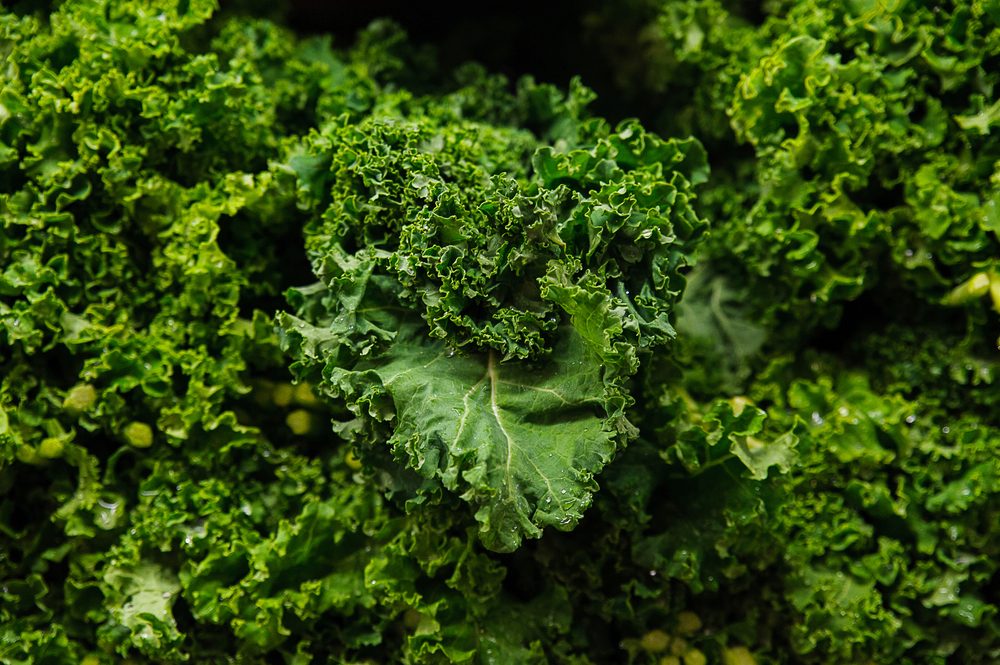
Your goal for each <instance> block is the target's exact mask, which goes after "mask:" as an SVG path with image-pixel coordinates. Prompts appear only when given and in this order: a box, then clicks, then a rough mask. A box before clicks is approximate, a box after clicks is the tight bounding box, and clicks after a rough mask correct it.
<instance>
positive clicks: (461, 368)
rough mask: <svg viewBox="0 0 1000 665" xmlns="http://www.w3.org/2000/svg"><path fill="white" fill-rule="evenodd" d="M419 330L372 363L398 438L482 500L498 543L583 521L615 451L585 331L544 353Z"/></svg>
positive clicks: (428, 472) (448, 482)
mask: <svg viewBox="0 0 1000 665" xmlns="http://www.w3.org/2000/svg"><path fill="white" fill-rule="evenodd" d="M422 336H423V335H422V332H421V331H420V329H419V328H418V327H417V326H411V327H405V328H404V329H403V330H402V331H401V333H400V335H399V337H398V338H397V341H396V342H395V343H394V344H393V345H392V346H391V347H390V349H389V350H388V351H387V353H386V355H385V356H384V358H383V359H382V360H383V362H380V363H378V365H376V366H375V367H374V368H373V369H374V371H375V372H376V373H377V374H378V376H379V378H381V380H382V382H383V384H384V386H385V388H386V389H387V390H388V392H389V393H390V394H391V396H392V398H393V401H394V403H395V407H396V419H397V422H396V423H395V430H394V432H393V435H392V438H391V439H390V444H391V445H392V446H393V447H394V448H395V449H396V450H397V451H400V452H404V451H405V454H406V455H407V456H408V457H409V459H410V463H411V465H412V466H415V467H416V468H418V470H420V472H421V473H422V474H423V475H425V476H432V475H436V476H439V477H440V478H441V480H442V481H443V483H444V485H445V486H446V487H448V488H449V489H452V490H457V491H460V492H462V495H463V497H465V498H466V499H467V500H470V501H472V503H473V504H474V505H475V506H477V507H478V512H477V515H476V516H477V518H478V520H479V521H480V524H481V530H482V534H481V535H482V538H483V542H484V544H486V546H487V547H490V548H491V549H494V550H499V551H511V550H513V549H515V548H516V547H517V546H518V545H519V544H520V542H521V539H522V537H523V536H524V535H528V536H538V535H540V533H541V529H542V528H543V527H545V526H556V527H561V528H571V527H572V526H574V525H575V524H576V522H577V521H578V520H579V518H580V516H581V515H582V513H583V510H584V509H585V508H586V507H587V506H588V505H589V503H590V497H591V494H592V492H593V491H594V490H595V489H596V485H595V483H594V482H593V481H592V476H593V474H594V473H596V472H598V471H599V470H600V469H601V468H602V467H603V466H604V465H605V464H606V463H607V462H608V461H609V460H610V458H611V456H612V455H613V454H614V450H615V435H614V434H613V433H612V432H609V431H606V430H605V429H604V428H603V427H602V423H603V418H602V416H603V409H602V398H603V395H604V383H603V381H602V378H601V369H600V366H599V365H598V364H597V363H595V362H594V361H593V360H592V359H591V358H590V357H589V353H590V352H589V351H588V350H587V349H586V348H585V347H584V344H583V341H582V340H581V339H580V337H579V335H577V334H576V333H575V332H574V331H572V329H570V328H566V329H565V331H564V334H563V335H562V336H561V341H560V342H559V343H558V344H557V346H556V348H555V349H554V351H553V353H552V356H551V358H550V359H549V361H548V362H546V363H542V364H540V363H531V362H526V361H507V362H501V361H500V359H499V358H498V356H497V354H496V353H495V352H490V353H486V354H456V353H454V352H452V351H450V350H449V349H448V347H447V346H446V345H445V344H444V343H442V342H437V341H429V340H427V339H423V338H422Z"/></svg>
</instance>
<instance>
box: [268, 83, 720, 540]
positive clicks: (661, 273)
mask: <svg viewBox="0 0 1000 665" xmlns="http://www.w3.org/2000/svg"><path fill="white" fill-rule="evenodd" d="M522 93H524V89H522ZM571 100H572V97H571V98H570V101H564V102H563V103H562V110H561V113H562V115H563V118H562V120H563V121H567V120H572V121H573V122H575V123H576V126H577V129H576V130H575V131H572V132H570V134H571V135H572V136H573V137H575V139H574V140H576V141H581V142H582V143H581V144H578V145H567V142H566V141H565V140H564V141H563V142H560V143H557V145H556V146H555V147H553V146H544V145H540V144H539V141H538V139H535V138H534V137H533V135H531V134H529V133H528V132H526V131H524V130H518V129H515V128H512V127H509V126H502V125H501V126H487V125H483V124H481V123H477V122H471V121H468V120H463V119H461V118H454V117H452V114H453V113H454V111H453V109H452V107H451V106H450V105H442V104H441V102H439V101H438V102H424V103H423V108H422V109H421V112H419V113H418V112H416V111H414V112H411V114H410V115H397V116H389V117H374V118H372V119H371V120H365V121H362V123H360V125H358V126H354V125H352V124H349V123H346V124H345V123H344V122H341V121H338V122H334V123H332V124H331V125H329V126H328V127H326V128H325V129H324V130H323V131H322V132H321V133H319V134H317V135H314V136H312V137H311V138H310V139H309V140H308V141H307V142H306V144H305V145H303V146H297V147H294V148H293V149H292V153H291V154H290V157H289V159H288V160H287V166H286V167H285V168H286V169H287V170H288V171H289V172H291V173H294V174H296V176H297V178H298V180H299V182H300V191H301V192H303V194H302V198H301V204H302V205H303V207H305V208H306V209H309V210H312V209H314V206H316V205H317V203H319V202H324V201H326V202H328V204H327V207H326V208H325V209H318V210H316V213H315V214H316V215H317V217H318V218H317V219H315V221H314V222H312V223H311V225H310V234H309V236H308V238H307V246H308V247H309V248H310V250H311V251H312V253H313V256H314V268H315V271H316V274H317V275H318V276H319V277H320V278H321V279H322V280H323V281H322V282H321V283H320V284H317V285H315V286H312V287H308V288H305V289H300V290H298V291H294V292H292V294H291V300H292V303H293V305H295V306H296V309H297V316H295V317H293V316H290V315H282V316H280V317H279V326H280V327H281V329H282V332H283V336H284V343H285V345H286V347H287V348H288V349H289V350H290V351H291V353H292V355H293V357H294V358H295V359H296V362H295V364H294V365H293V370H294V371H295V372H296V373H297V374H298V375H299V377H300V378H302V379H306V378H308V379H310V380H314V381H318V382H319V385H320V386H321V388H323V389H324V390H325V391H326V392H328V393H329V394H331V395H333V396H337V397H344V398H346V400H347V404H348V405H349V407H350V408H351V409H352V410H353V411H354V412H355V414H356V415H357V416H358V420H357V422H355V423H353V424H349V425H346V424H345V425H343V426H342V427H341V430H342V431H343V432H345V433H348V434H349V435H351V436H353V437H354V438H355V440H356V441H357V442H358V443H359V444H364V445H362V449H363V450H364V449H368V450H373V449H375V448H377V447H379V446H384V445H385V444H386V443H388V446H389V447H390V449H391V450H392V453H393V455H394V457H395V459H396V460H398V461H399V462H401V463H402V464H403V465H404V466H405V467H408V468H409V469H411V470H414V471H416V472H418V473H419V475H420V476H421V477H422V478H424V479H425V480H430V481H433V482H432V483H430V484H427V483H424V484H423V485H422V486H421V490H420V491H421V493H423V494H426V495H429V494H433V493H435V492H437V490H436V489H435V488H436V487H438V486H440V487H443V488H445V489H446V490H448V491H449V492H452V493H454V494H455V495H457V496H459V497H461V498H462V499H463V500H465V501H467V502H468V503H470V504H471V506H472V508H473V509H474V511H475V514H476V518H477V519H478V521H479V522H480V528H481V534H482V538H483V542H484V543H485V544H486V545H487V546H488V547H490V548H492V549H496V550H502V551H510V550H513V549H515V548H517V546H518V545H519V544H520V542H521V540H522V538H523V537H525V536H529V537H538V536H539V535H540V534H541V529H542V528H543V527H545V526H549V525H552V526H556V527H557V528H571V527H572V526H573V525H575V524H576V522H577V520H578V519H579V518H580V516H581V515H582V512H583V509H584V508H585V507H586V506H587V505H588V504H589V503H590V496H591V494H592V493H593V491H594V490H595V489H596V484H595V483H594V480H593V477H594V476H595V475H596V474H598V473H599V472H600V470H601V469H602V468H603V467H604V466H605V465H606V464H607V463H608V461H609V460H610V459H611V458H612V457H613V456H614V453H615V451H616V449H617V448H618V447H619V446H621V445H623V444H624V443H625V442H626V441H627V439H628V438H629V437H630V436H633V435H634V431H635V430H634V428H633V426H632V425H631V424H630V423H629V422H628V420H627V419H626V416H625V409H626V408H627V406H628V405H629V403H630V402H631V396H630V394H629V392H628V390H627V389H626V381H627V380H628V378H629V377H630V376H632V375H633V374H634V373H635V371H636V370H637V368H638V365H639V361H640V354H641V353H642V352H644V351H647V350H650V349H654V348H658V347H662V346H663V345H664V344H665V343H666V342H667V341H669V340H671V339H673V337H674V336H675V332H674V329H673V326H672V324H671V317H672V311H673V304H674V302H675V301H676V299H677V297H678V295H679V293H680V291H681V290H682V288H683V282H684V280H683V277H682V275H681V272H680V271H681V269H682V268H683V266H684V265H685V257H686V255H687V253H688V252H689V251H690V248H691V247H693V245H694V243H695V242H696V241H697V239H698V236H699V235H700V233H701V230H702V228H703V226H704V224H703V222H702V221H701V220H699V219H698V217H697V216H696V215H695V214H694V212H693V211H692V209H691V199H692V194H691V187H692V183H694V182H699V181H701V180H703V179H704V177H705V173H706V171H705V168H706V167H705V163H704V153H703V151H702V150H701V148H700V146H699V145H698V144H697V143H696V142H693V141H690V140H687V141H675V140H669V141H664V140H662V139H659V138H657V137H655V136H653V135H651V134H647V133H646V132H644V131H643V130H642V129H641V128H640V127H639V126H638V125H637V124H635V123H632V122H629V123H625V124H622V125H621V126H619V127H618V128H617V129H615V130H611V129H610V128H608V127H607V126H606V125H605V124H604V123H602V122H600V121H597V120H581V119H579V118H575V117H574V116H572V115H571V113H578V111H577V110H575V106H574V105H573V104H572V103H571ZM418 106H419V105H418ZM444 120H447V121H448V124H445V123H444ZM473 138H474V139H475V140H473ZM500 171H502V172H500ZM326 188H329V190H330V193H326ZM380 423H381V424H384V426H377V425H378V424H380Z"/></svg>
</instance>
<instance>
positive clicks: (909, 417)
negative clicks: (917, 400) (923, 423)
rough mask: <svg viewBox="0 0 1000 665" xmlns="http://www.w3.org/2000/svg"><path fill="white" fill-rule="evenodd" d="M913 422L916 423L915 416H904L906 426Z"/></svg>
mask: <svg viewBox="0 0 1000 665" xmlns="http://www.w3.org/2000/svg"><path fill="white" fill-rule="evenodd" d="M915 422H917V417H916V416H915V415H913V414H910V415H908V416H906V424H907V425H912V424H913V423H915Z"/></svg>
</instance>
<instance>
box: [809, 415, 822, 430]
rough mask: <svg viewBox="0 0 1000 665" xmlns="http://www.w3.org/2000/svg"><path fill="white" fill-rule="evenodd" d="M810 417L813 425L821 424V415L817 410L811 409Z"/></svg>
mask: <svg viewBox="0 0 1000 665" xmlns="http://www.w3.org/2000/svg"><path fill="white" fill-rule="evenodd" d="M811 418H812V422H813V425H816V426H817V427H818V426H820V425H822V424H823V416H821V415H819V412H818V411H813V412H812V416H811Z"/></svg>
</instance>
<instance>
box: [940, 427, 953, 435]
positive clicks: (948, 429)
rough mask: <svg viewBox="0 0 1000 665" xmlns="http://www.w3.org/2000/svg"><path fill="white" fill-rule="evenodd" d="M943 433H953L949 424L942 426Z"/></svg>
mask: <svg viewBox="0 0 1000 665" xmlns="http://www.w3.org/2000/svg"><path fill="white" fill-rule="evenodd" d="M941 433H942V434H950V433H951V428H950V427H948V426H947V425H945V426H944V427H942V428H941Z"/></svg>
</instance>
